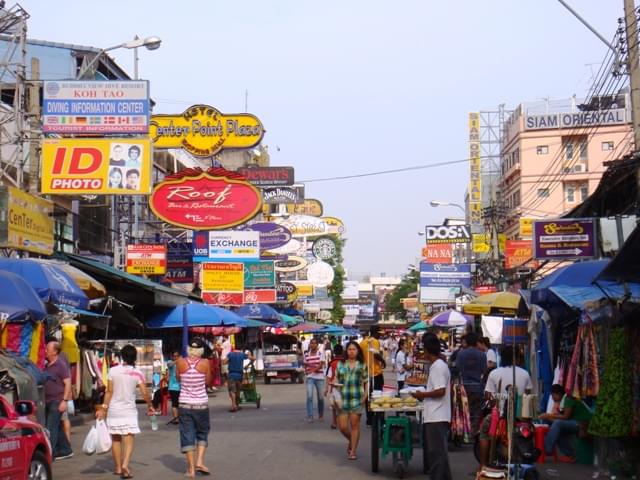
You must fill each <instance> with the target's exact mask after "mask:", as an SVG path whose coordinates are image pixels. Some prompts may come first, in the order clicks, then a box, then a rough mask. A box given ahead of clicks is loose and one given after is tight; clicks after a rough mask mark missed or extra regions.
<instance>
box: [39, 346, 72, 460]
mask: <svg viewBox="0 0 640 480" xmlns="http://www.w3.org/2000/svg"><path fill="white" fill-rule="evenodd" d="M45 357H46V359H47V365H46V367H45V368H44V373H45V376H46V383H45V385H44V401H45V416H46V421H45V423H46V427H47V430H49V439H50V441H51V451H52V452H53V458H54V459H55V460H62V459H65V458H70V457H72V456H73V451H72V450H71V445H70V444H69V440H68V438H67V436H66V435H65V433H64V431H63V430H62V428H61V419H62V414H63V413H64V412H66V411H67V400H70V399H71V375H70V373H69V367H68V365H67V363H65V362H64V361H63V360H62V359H61V358H60V343H59V342H58V341H55V340H52V341H49V342H48V343H47V346H46V348H45Z"/></svg>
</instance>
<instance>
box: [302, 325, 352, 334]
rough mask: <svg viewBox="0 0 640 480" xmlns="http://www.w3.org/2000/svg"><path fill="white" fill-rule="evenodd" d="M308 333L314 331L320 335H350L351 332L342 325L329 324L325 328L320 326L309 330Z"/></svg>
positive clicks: (313, 332)
mask: <svg viewBox="0 0 640 480" xmlns="http://www.w3.org/2000/svg"><path fill="white" fill-rule="evenodd" d="M306 333H312V334H318V335H323V334H326V335H348V334H349V332H347V331H346V330H345V329H344V328H342V327H338V326H336V325H328V326H326V327H323V328H319V329H316V330H309V331H308V332H306Z"/></svg>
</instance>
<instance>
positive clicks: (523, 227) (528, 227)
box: [520, 217, 533, 238]
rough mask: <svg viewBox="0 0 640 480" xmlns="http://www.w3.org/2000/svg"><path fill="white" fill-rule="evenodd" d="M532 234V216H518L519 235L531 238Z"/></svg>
mask: <svg viewBox="0 0 640 480" xmlns="http://www.w3.org/2000/svg"><path fill="white" fill-rule="evenodd" d="M531 235H533V218H525V217H522V218H520V237H521V238H531Z"/></svg>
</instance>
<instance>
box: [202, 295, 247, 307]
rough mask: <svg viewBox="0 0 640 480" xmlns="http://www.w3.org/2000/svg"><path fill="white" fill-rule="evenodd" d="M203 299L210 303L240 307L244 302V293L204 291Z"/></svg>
mask: <svg viewBox="0 0 640 480" xmlns="http://www.w3.org/2000/svg"><path fill="white" fill-rule="evenodd" d="M202 300H203V301H204V303H208V304H209V305H226V306H234V307H238V306H240V305H243V304H244V293H214V292H202Z"/></svg>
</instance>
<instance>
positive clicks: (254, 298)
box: [243, 288, 277, 304]
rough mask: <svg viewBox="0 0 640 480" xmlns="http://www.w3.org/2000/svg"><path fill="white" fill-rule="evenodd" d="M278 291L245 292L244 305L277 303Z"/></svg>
mask: <svg viewBox="0 0 640 480" xmlns="http://www.w3.org/2000/svg"><path fill="white" fill-rule="evenodd" d="M276 301H277V298H276V291H275V290H274V289H272V288H270V289H260V290H245V291H244V297H243V303H245V304H248V303H276Z"/></svg>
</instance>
